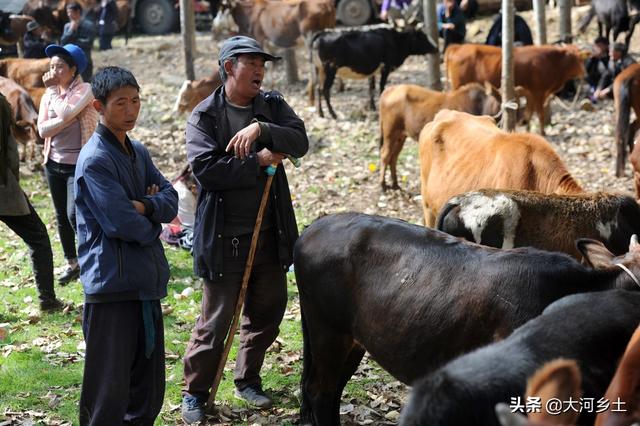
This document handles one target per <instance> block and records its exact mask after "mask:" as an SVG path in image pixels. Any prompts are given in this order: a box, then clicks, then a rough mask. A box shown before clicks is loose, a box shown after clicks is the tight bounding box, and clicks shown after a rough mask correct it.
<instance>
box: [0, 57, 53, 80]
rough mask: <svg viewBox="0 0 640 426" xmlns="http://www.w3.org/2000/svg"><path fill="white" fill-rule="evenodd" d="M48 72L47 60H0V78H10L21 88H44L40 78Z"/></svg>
mask: <svg viewBox="0 0 640 426" xmlns="http://www.w3.org/2000/svg"><path fill="white" fill-rule="evenodd" d="M47 71H49V58H42V59H24V58H8V59H2V60H0V77H6V78H10V79H11V80H13V81H15V82H16V83H18V84H19V85H20V86H22V87H44V83H43V82H42V76H43V75H44V73H45V72H47Z"/></svg>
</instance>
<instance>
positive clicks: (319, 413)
mask: <svg viewBox="0 0 640 426" xmlns="http://www.w3.org/2000/svg"><path fill="white" fill-rule="evenodd" d="M303 312H304V311H303ZM303 332H304V336H303V338H304V354H303V364H304V365H303V371H302V389H301V393H302V395H301V396H302V404H301V408H300V423H301V424H313V425H320V426H324V425H326V426H339V425H340V396H341V394H342V389H343V388H344V385H345V384H346V383H347V381H348V380H349V377H351V375H352V374H353V371H355V368H357V363H355V360H356V358H357V355H358V352H357V351H355V352H354V344H355V342H354V340H353V337H352V336H350V335H348V334H338V333H335V332H333V331H331V330H330V329H328V328H326V327H324V325H323V324H320V323H319V321H306V320H305V318H304V317H303ZM360 359H362V355H360ZM360 359H358V363H359V362H360ZM354 364H355V367H354ZM347 375H348V377H347Z"/></svg>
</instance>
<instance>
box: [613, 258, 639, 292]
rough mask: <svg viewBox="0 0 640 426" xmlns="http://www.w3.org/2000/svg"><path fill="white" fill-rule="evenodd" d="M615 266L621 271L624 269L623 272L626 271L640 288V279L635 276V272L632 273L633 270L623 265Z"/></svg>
mask: <svg viewBox="0 0 640 426" xmlns="http://www.w3.org/2000/svg"><path fill="white" fill-rule="evenodd" d="M615 265H616V266H617V267H619V268H620V269H622V270H623V271H625V272H626V273H627V275H629V276H630V277H631V279H632V280H633V281H634V282H635V283H636V285H637V286H638V287H640V281H638V278H636V276H635V275H633V272H631V270H630V269H629V268H627V267H626V266H624V265H623V264H622V263H615Z"/></svg>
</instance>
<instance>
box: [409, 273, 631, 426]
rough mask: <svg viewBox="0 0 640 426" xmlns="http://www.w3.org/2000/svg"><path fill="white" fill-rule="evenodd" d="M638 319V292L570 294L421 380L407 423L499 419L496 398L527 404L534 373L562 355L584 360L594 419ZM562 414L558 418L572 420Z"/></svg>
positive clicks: (587, 418)
mask: <svg viewBox="0 0 640 426" xmlns="http://www.w3.org/2000/svg"><path fill="white" fill-rule="evenodd" d="M514 284H515V283H514ZM584 284H585V285H589V283H588V282H585V283H584ZM514 308H515V307H514ZM638 322H640V293H639V292H630V291H627V290H611V291H604V292H595V293H590V294H576V295H572V296H567V297H565V298H563V299H561V300H558V301H557V302H555V303H554V304H552V305H551V306H549V307H548V308H547V309H545V310H544V313H543V314H542V315H541V316H539V317H537V318H534V319H532V320H531V321H529V322H528V323H526V324H525V325H523V326H522V327H520V328H518V329H517V330H515V331H514V332H513V334H512V335H511V336H509V337H508V338H507V339H505V340H503V341H502V342H498V343H495V344H492V345H490V346H487V347H484V348H481V349H478V350H476V351H474V352H472V353H469V354H466V355H464V356H461V357H459V358H457V359H456V360H453V361H451V362H450V363H448V364H446V365H445V366H443V367H441V368H439V369H438V370H436V371H435V372H433V373H431V374H430V375H427V376H426V377H425V378H423V379H422V380H420V381H419V382H417V383H415V384H414V387H413V390H412V392H411V399H410V401H409V404H408V405H407V407H406V408H405V409H404V411H403V414H402V419H401V422H400V424H401V425H402V426H417V425H430V426H458V425H465V426H499V425H500V423H499V422H498V419H497V417H496V415H495V412H494V406H495V405H496V404H497V403H507V404H512V403H513V401H514V400H515V401H516V402H517V400H518V398H519V399H520V401H521V405H526V404H528V403H531V400H529V401H527V400H523V399H522V395H524V393H525V387H526V385H527V378H528V377H529V376H530V375H531V374H533V373H534V372H535V371H536V369H538V368H539V367H541V366H542V365H543V364H544V363H546V362H548V361H551V360H553V359H556V358H569V359H573V360H576V361H577V362H578V365H579V366H581V367H582V368H581V373H582V391H583V396H582V398H583V399H584V400H585V401H588V400H590V399H593V401H594V404H593V405H592V406H591V408H589V407H588V406H584V409H583V410H580V411H581V412H580V418H579V424H581V425H588V424H593V421H594V419H595V416H596V409H601V405H602V404H601V403H598V401H599V400H600V399H601V398H602V396H603V395H604V393H605V391H606V390H607V386H608V385H609V382H610V381H611V379H612V377H613V376H614V373H615V369H616V363H617V362H618V360H619V359H620V357H621V356H622V355H623V353H624V351H625V347H626V345H627V342H628V341H629V338H630V337H631V335H632V334H633V332H634V330H635V329H636V327H637V326H638ZM479 326H481V325H479ZM582 401H583V400H580V399H578V400H576V401H575V403H574V405H573V407H570V406H568V405H565V404H566V401H561V403H562V410H574V409H576V408H577V409H578V410H579V409H580V407H581V403H582ZM614 401H615V399H614ZM610 402H612V401H610ZM586 403H587V402H585V404H586ZM560 420H562V418H560V419H557V421H558V423H555V422H554V424H565V423H559V421H560ZM534 424H538V423H534ZM619 424H630V423H619Z"/></svg>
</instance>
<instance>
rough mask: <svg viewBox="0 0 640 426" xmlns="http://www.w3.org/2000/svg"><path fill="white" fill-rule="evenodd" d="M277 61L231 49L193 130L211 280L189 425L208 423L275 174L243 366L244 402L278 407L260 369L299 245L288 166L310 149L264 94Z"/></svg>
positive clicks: (191, 354)
mask: <svg viewBox="0 0 640 426" xmlns="http://www.w3.org/2000/svg"><path fill="white" fill-rule="evenodd" d="M275 59H279V58H276V57H274V56H272V55H269V54H268V53H266V52H264V51H263V50H262V48H261V47H260V45H259V44H258V43H257V42H256V41H255V40H253V39H251V38H248V37H242V36H236V37H231V38H230V39H228V40H227V41H225V43H224V45H223V46H222V48H221V50H220V56H219V64H220V73H221V76H222V81H223V82H224V84H223V85H222V86H220V87H219V88H218V89H217V90H216V91H215V92H214V93H213V94H212V95H211V96H209V97H208V98H207V99H205V100H204V101H202V102H201V103H200V104H199V105H198V106H197V107H196V108H195V109H194V110H193V113H192V114H191V117H190V118H189V120H188V122H187V159H188V161H189V163H190V164H191V168H192V170H193V173H194V175H195V177H196V179H197V180H198V183H199V185H200V194H199V197H198V206H197V210H196V219H195V227H194V228H195V229H194V245H193V256H194V270H195V272H196V274H197V275H198V276H200V277H202V278H204V288H203V296H202V311H201V314H200V317H199V318H198V321H197V323H196V326H195V328H194V330H193V332H192V335H191V339H190V341H189V343H188V345H187V349H186V351H185V355H184V378H185V387H184V389H183V394H184V397H183V401H182V417H183V419H184V420H185V421H186V422H187V423H188V424H190V423H194V422H197V421H200V420H202V419H203V418H204V405H205V402H206V400H207V397H208V395H209V390H210V387H211V384H212V382H213V379H214V376H215V372H216V369H217V367H218V364H219V363H220V359H221V358H222V351H223V346H224V339H225V337H226V335H227V332H228V330H229V327H230V324H231V320H232V317H233V314H234V309H235V305H236V300H237V297H238V292H239V290H240V287H241V283H242V275H243V271H244V268H245V263H246V260H247V254H248V252H249V246H250V242H251V235H252V232H253V228H254V225H255V222H256V217H257V212H258V207H259V204H260V199H261V197H262V194H263V191H264V188H265V183H266V180H267V176H266V174H265V170H266V168H267V167H268V166H269V165H271V164H275V165H277V169H276V173H275V176H274V180H273V186H272V189H271V193H270V197H269V202H268V205H267V208H266V212H265V214H264V218H263V221H262V228H261V232H260V238H259V241H258V245H257V250H256V255H255V260H254V264H253V270H252V273H251V278H250V281H249V285H248V289H247V294H246V298H245V302H244V303H245V304H244V312H243V317H242V324H241V330H240V348H239V350H238V356H237V359H236V369H235V375H234V379H235V385H236V396H237V397H239V398H242V399H244V400H246V401H248V402H249V403H250V404H252V405H254V406H257V407H260V408H267V407H270V406H271V404H272V402H271V399H270V398H269V397H267V396H266V395H265V394H264V392H263V390H262V385H261V379H260V368H261V367H262V363H263V361H264V356H265V352H266V350H267V348H268V347H269V346H270V345H271V343H273V341H274V340H275V339H276V336H277V335H278V331H279V329H278V327H279V325H280V322H281V321H282V316H283V314H284V310H285V307H286V303H287V289H286V272H287V270H288V268H289V266H290V265H291V263H292V257H293V245H294V243H295V241H296V239H297V237H298V231H297V225H296V220H295V215H294V212H293V206H292V205H291V195H290V193H289V188H288V183H287V178H286V175H285V170H284V167H283V165H282V160H283V158H285V156H291V157H295V158H299V157H302V156H303V155H304V154H305V153H306V152H307V149H308V147H309V142H308V139H307V135H306V131H305V127H304V123H303V122H302V120H301V119H300V118H298V116H297V115H296V114H295V113H294V111H293V110H292V109H291V107H289V105H288V104H287V103H286V102H285V101H284V99H283V97H282V95H281V94H280V93H278V92H262V91H261V90H260V86H261V84H262V79H263V78H264V64H265V61H272V60H275Z"/></svg>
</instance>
